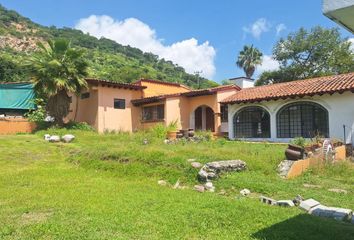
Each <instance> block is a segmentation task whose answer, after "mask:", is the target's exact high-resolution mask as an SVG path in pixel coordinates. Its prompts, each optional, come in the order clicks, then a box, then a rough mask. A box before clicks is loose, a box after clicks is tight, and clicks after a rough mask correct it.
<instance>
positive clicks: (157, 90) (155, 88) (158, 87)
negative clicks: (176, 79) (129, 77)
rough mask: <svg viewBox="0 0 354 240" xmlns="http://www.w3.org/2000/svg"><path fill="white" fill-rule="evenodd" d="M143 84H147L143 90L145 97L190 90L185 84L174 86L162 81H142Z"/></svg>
mask: <svg viewBox="0 0 354 240" xmlns="http://www.w3.org/2000/svg"><path fill="white" fill-rule="evenodd" d="M140 84H141V85H142V86H146V87H147V88H145V89H144V90H143V97H152V96H158V95H165V94H173V93H181V92H188V91H189V90H188V89H187V88H186V87H183V86H172V85H166V84H160V83H152V82H144V81H142V82H141V83H140Z"/></svg>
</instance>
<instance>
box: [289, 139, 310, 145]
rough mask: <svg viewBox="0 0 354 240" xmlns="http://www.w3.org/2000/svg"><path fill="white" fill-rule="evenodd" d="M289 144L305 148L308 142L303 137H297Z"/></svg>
mask: <svg viewBox="0 0 354 240" xmlns="http://www.w3.org/2000/svg"><path fill="white" fill-rule="evenodd" d="M290 143H291V144H295V145H297V146H300V147H305V146H306V144H308V141H307V140H306V139H305V138H303V137H297V138H294V139H293V140H291V141H290Z"/></svg>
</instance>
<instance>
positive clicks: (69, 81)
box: [28, 39, 88, 126]
mask: <svg viewBox="0 0 354 240" xmlns="http://www.w3.org/2000/svg"><path fill="white" fill-rule="evenodd" d="M47 43H48V46H45V45H44V44H43V43H38V47H39V51H38V52H37V53H36V54H35V55H34V56H33V57H32V58H31V59H30V60H29V63H28V65H29V68H30V76H31V79H32V81H33V83H34V88H35V91H36V92H37V93H38V95H39V96H44V97H46V99H47V107H46V108H47V111H48V113H49V115H50V116H52V117H54V119H55V123H57V124H58V125H59V126H62V125H63V124H64V120H63V119H64V117H66V116H67V115H68V113H69V106H70V98H69V96H68V93H73V94H76V95H78V94H79V93H80V92H81V90H82V89H84V88H87V82H86V80H85V77H86V76H87V67H88V65H87V63H86V61H85V60H84V58H83V54H84V52H83V50H80V49H75V48H72V47H71V46H70V42H69V41H68V40H65V39H57V40H54V41H52V40H49V41H48V42H47Z"/></svg>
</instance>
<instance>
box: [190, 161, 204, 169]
mask: <svg viewBox="0 0 354 240" xmlns="http://www.w3.org/2000/svg"><path fill="white" fill-rule="evenodd" d="M191 165H192V167H193V168H201V167H202V166H203V165H202V164H201V163H199V162H191Z"/></svg>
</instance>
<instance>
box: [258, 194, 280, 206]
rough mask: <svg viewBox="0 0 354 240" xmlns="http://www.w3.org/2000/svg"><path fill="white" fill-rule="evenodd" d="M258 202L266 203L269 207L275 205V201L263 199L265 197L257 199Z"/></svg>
mask: <svg viewBox="0 0 354 240" xmlns="http://www.w3.org/2000/svg"><path fill="white" fill-rule="evenodd" d="M259 200H260V201H261V202H262V203H266V204H269V205H275V204H276V202H277V201H275V200H274V199H272V198H269V197H265V196H260V197H259Z"/></svg>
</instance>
